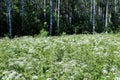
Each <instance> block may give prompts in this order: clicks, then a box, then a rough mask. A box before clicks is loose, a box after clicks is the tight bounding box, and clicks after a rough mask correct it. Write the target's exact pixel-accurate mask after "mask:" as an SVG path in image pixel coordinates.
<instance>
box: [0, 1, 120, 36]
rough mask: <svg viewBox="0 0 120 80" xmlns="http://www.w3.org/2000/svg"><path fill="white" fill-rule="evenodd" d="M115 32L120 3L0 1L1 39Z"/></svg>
mask: <svg viewBox="0 0 120 80" xmlns="http://www.w3.org/2000/svg"><path fill="white" fill-rule="evenodd" d="M41 30H45V31H47V32H49V34H50V35H58V34H61V33H63V32H65V33H67V34H74V33H76V34H80V33H95V32H97V33H101V32H110V31H112V32H117V31H118V30H120V0H0V36H5V35H9V36H15V35H17V36H22V35H35V34H39V33H40V31H41Z"/></svg>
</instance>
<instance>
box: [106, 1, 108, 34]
mask: <svg viewBox="0 0 120 80" xmlns="http://www.w3.org/2000/svg"><path fill="white" fill-rule="evenodd" d="M107 28H108V0H106V18H105V32H106V33H107V31H108V30H107Z"/></svg>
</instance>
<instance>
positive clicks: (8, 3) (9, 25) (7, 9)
mask: <svg viewBox="0 0 120 80" xmlns="http://www.w3.org/2000/svg"><path fill="white" fill-rule="evenodd" d="M6 12H7V24H8V27H9V35H10V38H12V25H11V8H10V0H6Z"/></svg>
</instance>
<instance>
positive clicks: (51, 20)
mask: <svg viewBox="0 0 120 80" xmlns="http://www.w3.org/2000/svg"><path fill="white" fill-rule="evenodd" d="M52 10H53V8H52V0H50V35H52V22H53V19H52Z"/></svg>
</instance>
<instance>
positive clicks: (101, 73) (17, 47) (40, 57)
mask: <svg viewBox="0 0 120 80" xmlns="http://www.w3.org/2000/svg"><path fill="white" fill-rule="evenodd" d="M119 62H120V35H119V34H95V35H87V34H86V35H71V36H61V37H39V38H33V37H30V36H29V37H28V36H25V37H20V38H14V39H12V40H10V39H8V38H4V39H0V80H120V75H119V74H120V63H119Z"/></svg>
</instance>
